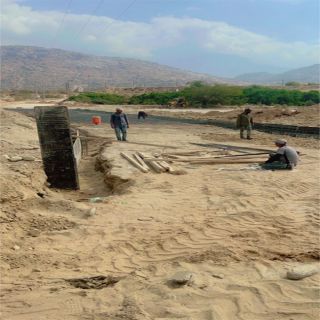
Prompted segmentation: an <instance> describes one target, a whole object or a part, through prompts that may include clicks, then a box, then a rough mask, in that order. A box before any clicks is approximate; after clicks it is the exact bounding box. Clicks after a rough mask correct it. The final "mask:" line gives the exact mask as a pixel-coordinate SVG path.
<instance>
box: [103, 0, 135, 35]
mask: <svg viewBox="0 0 320 320" xmlns="http://www.w3.org/2000/svg"><path fill="white" fill-rule="evenodd" d="M136 2H137V0H133V1H131V2H130V3H129V5H128V6H127V7H126V8H125V9H124V10H123V11H121V12H120V13H119V14H118V15H117V16H116V17H115V19H113V21H111V22H110V23H109V24H108V25H107V26H106V28H105V29H104V31H106V30H108V29H109V28H110V26H112V25H113V24H114V23H115V20H117V19H120V18H121V17H122V16H123V15H124V14H125V13H126V12H127V11H128V10H129V9H130V8H131V7H132V6H133V5H134V4H135V3H136Z"/></svg>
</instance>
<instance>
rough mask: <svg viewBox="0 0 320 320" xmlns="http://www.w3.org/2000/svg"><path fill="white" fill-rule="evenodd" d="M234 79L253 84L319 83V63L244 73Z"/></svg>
mask: <svg viewBox="0 0 320 320" xmlns="http://www.w3.org/2000/svg"><path fill="white" fill-rule="evenodd" d="M234 79H235V80H237V81H244V82H248V83H254V84H285V83H287V82H300V83H320V64H314V65H312V66H308V67H303V68H299V69H293V70H290V71H287V72H283V73H278V74H273V73H268V72H257V73H246V74H242V75H239V76H237V77H235V78H234Z"/></svg>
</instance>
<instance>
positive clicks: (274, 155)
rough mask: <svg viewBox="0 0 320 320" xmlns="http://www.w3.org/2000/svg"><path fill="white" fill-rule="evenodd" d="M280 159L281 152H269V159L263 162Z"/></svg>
mask: <svg viewBox="0 0 320 320" xmlns="http://www.w3.org/2000/svg"><path fill="white" fill-rule="evenodd" d="M280 160H281V154H280V153H275V154H270V157H269V159H268V160H267V161H266V162H265V163H272V162H275V161H280Z"/></svg>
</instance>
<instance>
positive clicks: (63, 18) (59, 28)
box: [53, 0, 73, 42]
mask: <svg viewBox="0 0 320 320" xmlns="http://www.w3.org/2000/svg"><path fill="white" fill-rule="evenodd" d="M72 1H73V0H69V1H68V3H67V6H66V10H65V12H64V14H63V16H62V19H61V21H60V24H59V26H58V29H57V31H56V34H55V36H54V38H53V39H54V40H53V41H54V42H56V41H57V37H58V34H59V32H60V30H61V27H62V25H63V23H64V20H65V18H66V16H67V14H68V12H69V8H70V6H71V3H72Z"/></svg>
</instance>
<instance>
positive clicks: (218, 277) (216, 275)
mask: <svg viewBox="0 0 320 320" xmlns="http://www.w3.org/2000/svg"><path fill="white" fill-rule="evenodd" d="M212 277H214V278H217V279H223V278H224V274H222V273H219V274H215V273H214V274H212Z"/></svg>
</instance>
